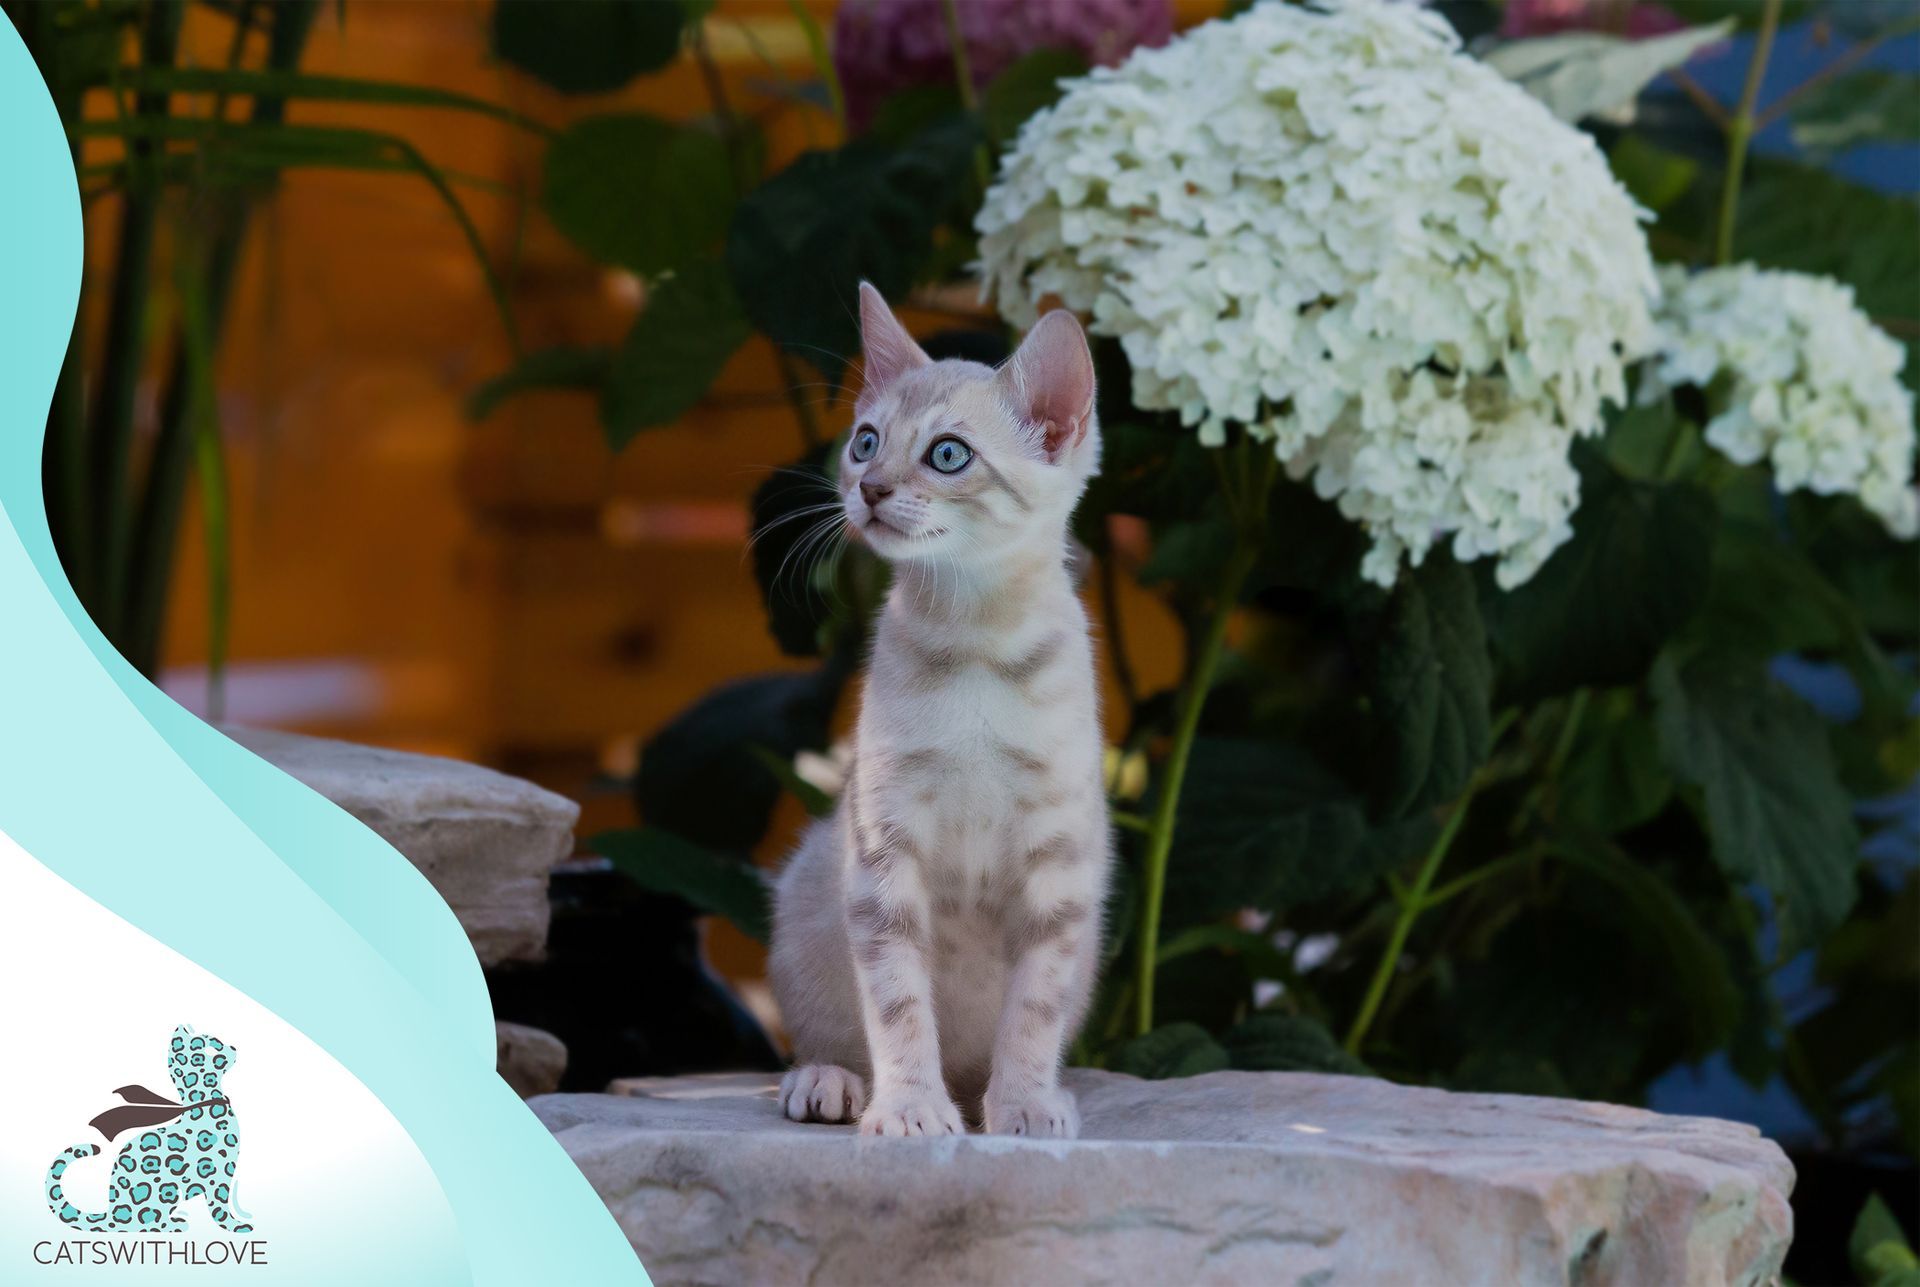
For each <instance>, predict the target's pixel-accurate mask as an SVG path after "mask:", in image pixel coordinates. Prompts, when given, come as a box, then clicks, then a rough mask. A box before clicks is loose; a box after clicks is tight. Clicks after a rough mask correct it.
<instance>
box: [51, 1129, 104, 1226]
mask: <svg viewBox="0 0 1920 1287" xmlns="http://www.w3.org/2000/svg"><path fill="white" fill-rule="evenodd" d="M99 1151H100V1148H99V1146H98V1145H95V1144H76V1145H74V1146H73V1147H72V1148H69V1149H62V1150H61V1151H60V1156H58V1157H56V1158H54V1159H53V1165H52V1166H50V1167H48V1168H47V1210H49V1211H51V1212H53V1214H54V1217H55V1218H56V1219H58V1220H60V1221H62V1222H64V1223H66V1224H70V1225H72V1226H74V1227H75V1228H77V1229H87V1230H93V1229H110V1228H112V1227H113V1213H112V1212H111V1211H102V1212H100V1213H98V1214H97V1215H96V1214H89V1213H87V1212H85V1211H82V1210H81V1209H80V1208H79V1207H76V1206H74V1205H73V1203H71V1202H69V1201H67V1198H66V1190H65V1188H64V1186H63V1185H62V1184H61V1183H60V1179H61V1177H62V1176H64V1175H65V1174H66V1173H67V1163H69V1162H77V1161H79V1160H80V1159H81V1158H86V1157H92V1156H93V1155H94V1154H96V1153H98V1152H99Z"/></svg>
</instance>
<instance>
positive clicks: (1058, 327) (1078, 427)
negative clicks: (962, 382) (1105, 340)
mask: <svg viewBox="0 0 1920 1287" xmlns="http://www.w3.org/2000/svg"><path fill="white" fill-rule="evenodd" d="M998 378H999V381H1000V387H1001V389H1002V391H1003V392H1004V393H1005V394H1006V396H1007V399H1008V401H1010V402H1011V403H1012V404H1013V408H1014V411H1015V412H1016V413H1017V414H1018V415H1019V416H1020V418H1021V419H1022V420H1025V421H1026V422H1027V423H1028V424H1030V425H1032V426H1033V427H1034V428H1036V429H1038V430H1039V431H1040V434H1041V439H1042V443H1043V445H1044V446H1045V448H1046V452H1047V459H1048V460H1049V461H1051V462H1052V463H1054V464H1056V465H1057V464H1059V463H1060V462H1061V460H1062V459H1064V458H1065V456H1066V454H1067V453H1068V452H1069V451H1071V450H1073V449H1074V448H1075V447H1078V446H1079V445H1080V444H1081V443H1082V442H1084V441H1085V440H1086V437H1087V429H1088V427H1089V426H1090V425H1091V424H1092V423H1093V353H1092V351H1091V350H1089V349H1088V348H1087V334H1086V332H1085V331H1083V330H1081V329H1080V321H1079V319H1078V318H1076V317H1075V316H1074V315H1073V314H1072V313H1069V312H1068V311H1067V310H1066V309H1064V308H1058V309H1055V310H1054V311H1053V312H1051V313H1048V314H1047V315H1046V316H1045V317H1042V318H1041V319H1040V320H1039V321H1038V322H1036V323H1035V324H1034V327H1033V329H1032V330H1031V331H1028V332H1027V338H1026V339H1024V340H1022V341H1021V342H1020V348H1019V350H1018V351H1016V352H1015V353H1014V355H1013V356H1012V357H1011V358H1009V359H1007V364H1006V365H1005V366H1003V367H1001V368H1000V374H999V377H998Z"/></svg>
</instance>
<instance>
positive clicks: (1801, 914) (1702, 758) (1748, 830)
mask: <svg viewBox="0 0 1920 1287" xmlns="http://www.w3.org/2000/svg"><path fill="white" fill-rule="evenodd" d="M1651 689H1652V692H1653V697H1654V703H1655V714H1654V720H1655V725H1656V727H1657V728H1658V730H1659V734H1660V749H1661V753H1662V755H1663V756H1664V758H1665V760H1666V763H1667V766H1668V767H1669V768H1670V769H1672V770H1673V772H1674V773H1675V775H1677V776H1678V777H1679V778H1681V779H1682V780H1683V781H1685V782H1689V783H1691V784H1693V785H1694V786H1696V787H1698V788H1699V792H1700V801H1701V803H1700V809H1699V812H1700V813H1701V815H1702V817H1703V819H1704V821H1705V822H1706V824H1707V832H1708V835H1709V836H1710V837H1711V839H1712V848H1713V856H1714V860H1715V861H1716V862H1718V863H1719V864H1720V866H1721V868H1722V869H1723V870H1724V871H1726V872H1727V873H1728V874H1729V875H1732V876H1735V877H1738V878H1741V879H1750V880H1756V881H1758V882H1759V883H1760V884H1761V885H1762V886H1764V887H1765V888H1766V889H1767V890H1768V891H1769V892H1770V893H1771V894H1772V895H1773V898H1774V900H1775V903H1776V907H1777V911H1778V916H1779V922H1780V928H1781V939H1782V943H1783V945H1785V946H1787V947H1789V948H1791V947H1793V946H1798V945H1801V944H1805V943H1809V942H1815V941H1817V940H1818V939H1819V938H1820V937H1821V935H1823V934H1824V933H1826V932H1827V931H1828V930H1830V929H1832V928H1833V927H1834V926H1835V925H1837V924H1839V923H1840V921H1841V919H1842V918H1843V917H1844V916H1845V915H1846V914H1847V909H1848V908H1849V907H1851V906H1852V905H1853V899H1854V893H1855V881H1854V868H1855V866H1856V863H1857V861H1858V845H1859V838H1858V836H1857V835H1856V833H1855V831H1854V825H1853V817H1852V812H1851V809H1850V808H1849V804H1848V799H1847V793H1846V791H1845V789H1844V788H1843V787H1842V786H1841V784H1840V780H1839V777H1838V774H1837V773H1836V772H1835V768H1834V763H1833V755H1832V752H1831V751H1830V750H1829V749H1828V745H1827V736H1826V728H1825V726H1824V724H1823V723H1822V722H1821V719H1820V717H1819V716H1818V715H1816V714H1815V713H1814V712H1813V710H1812V709H1811V708H1810V707H1808V706H1807V705H1806V703H1804V702H1802V701H1801V700H1800V699H1798V698H1797V697H1794V696H1793V695H1792V694H1790V693H1788V692H1786V691H1785V690H1784V689H1782V688H1780V687H1779V686H1778V685H1776V684H1773V683H1771V682H1769V681H1768V680H1767V678H1766V675H1765V672H1764V671H1762V670H1761V669H1760V668H1759V667H1757V666H1730V665H1727V664H1726V663H1725V661H1724V660H1723V659H1719V658H1715V657H1713V656H1711V655H1709V656H1705V657H1700V658H1696V659H1694V660H1693V661H1690V662H1688V663H1686V664H1685V665H1684V666H1683V665H1681V664H1679V663H1678V662H1676V661H1675V660H1674V659H1673V658H1672V657H1671V656H1664V657H1662V658H1661V659H1660V661H1659V663H1658V664H1656V665H1655V666H1654V669H1653V676H1652V680H1651Z"/></svg>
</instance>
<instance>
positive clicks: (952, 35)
mask: <svg viewBox="0 0 1920 1287" xmlns="http://www.w3.org/2000/svg"><path fill="white" fill-rule="evenodd" d="M940 11H941V12H942V13H943V14H945V15H946V19H947V45H948V47H949V48H951V49H952V50H953V79H954V84H955V86H956V87H957V88H958V89H959V91H960V106H962V107H964V108H966V109H967V110H968V111H969V112H975V111H978V110H980V96H979V95H978V94H976V93H974V90H973V67H972V64H971V63H970V61H969V60H968V58H967V37H966V35H965V33H963V32H962V31H961V30H960V6H959V5H958V4H956V3H955V0H940Z"/></svg>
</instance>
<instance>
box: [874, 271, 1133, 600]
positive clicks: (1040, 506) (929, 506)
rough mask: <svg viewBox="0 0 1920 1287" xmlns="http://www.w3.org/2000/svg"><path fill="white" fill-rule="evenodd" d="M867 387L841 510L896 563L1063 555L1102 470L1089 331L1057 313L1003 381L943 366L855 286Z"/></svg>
mask: <svg viewBox="0 0 1920 1287" xmlns="http://www.w3.org/2000/svg"><path fill="white" fill-rule="evenodd" d="M860 330H861V339H862V344H863V346H864V348H865V353H866V360H865V375H866V379H865V386H864V388H862V390H861V392H860V397H859V400H858V401H857V402H856V403H855V404H854V421H853V429H852V430H851V432H849V433H848V434H847V441H846V444H845V446H844V447H843V449H842V451H841V454H840V498H841V502H842V504H843V505H844V507H845V509H846V515H847V521H848V523H849V524H851V526H852V527H853V530H854V531H855V532H856V533H858V534H859V536H860V538H861V539H862V540H864V541H866V543H867V544H868V545H870V546H872V547H873V549H874V550H875V551H876V552H878V553H879V554H880V555H881V556H882V557H883V558H886V559H888V560H889V561H892V562H901V561H908V560H921V559H936V558H937V559H938V560H939V561H940V563H941V565H942V566H954V565H959V566H966V565H969V564H974V563H985V562H992V561H995V560H999V559H1003V558H1005V557H1006V556H1007V555H1008V554H1011V553H1014V552H1015V551H1017V550H1021V549H1043V550H1048V551H1050V552H1051V551H1058V550H1059V549H1060V548H1061V546H1062V541H1063V537H1064V531H1065V528H1066V523H1067V519H1068V518H1069V517H1070V516H1071V515H1072V513H1073V507H1074V505H1075V504H1076V503H1077V502H1078V501H1079V499H1080V493H1081V492H1082V491H1084V490H1085V488H1086V485H1087V479H1088V478H1090V477H1091V476H1092V475H1093V474H1094V472H1095V470H1096V468H1097V467H1098V465H1099V463H1100V429H1099V426H1098V425H1097V424H1096V423H1095V421H1094V414H1093V355H1092V354H1091V353H1090V352H1088V350H1087V337H1086V335H1085V334H1084V333H1083V332H1082V331H1081V329H1080V323H1079V322H1078V321H1076V320H1075V319H1074V316H1073V314H1071V313H1067V312H1053V313H1048V314H1047V315H1046V316H1045V317H1042V318H1041V319H1040V321H1039V322H1038V323H1037V324H1035V326H1034V328H1033V330H1031V331H1030V332H1028V334H1027V338H1026V340H1025V341H1024V342H1023V343H1022V344H1021V345H1020V349H1019V351H1018V352H1016V353H1015V354H1014V355H1013V356H1012V357H1010V358H1008V359H1007V360H1006V362H1004V363H1003V364H1002V365H1001V366H1000V367H999V369H998V370H995V369H994V368H992V367H988V366H982V365H981V364H980V363H978V362H961V361H945V362H935V361H934V360H933V359H932V358H930V357H928V356H927V355H926V353H925V352H924V351H922V349H921V348H920V346H919V345H918V344H915V343H914V342H913V338H912V337H911V336H909V335H908V334H907V332H906V328H905V327H903V326H901V325H900V322H899V320H898V319H897V318H895V317H894V315H893V313H892V311H891V310H890V309H888V308H887V304H886V301H885V300H884V299H882V298H881V297H880V292H879V291H877V290H875V289H874V288H873V287H872V286H869V285H867V284H866V283H865V282H862V283H861V284H860Z"/></svg>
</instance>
